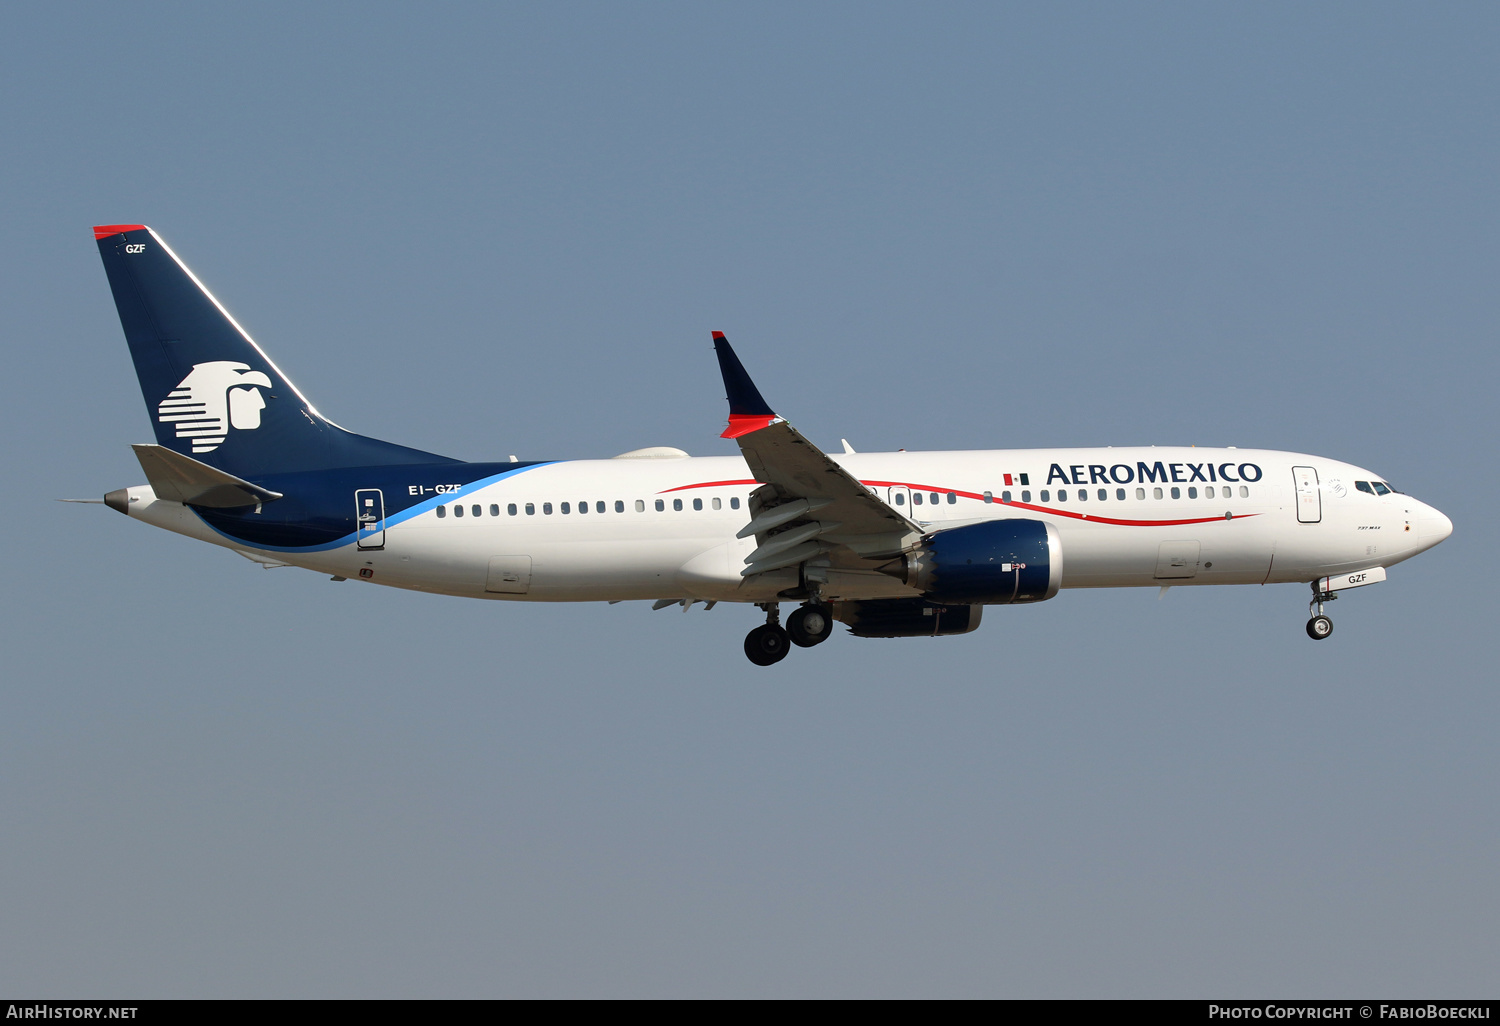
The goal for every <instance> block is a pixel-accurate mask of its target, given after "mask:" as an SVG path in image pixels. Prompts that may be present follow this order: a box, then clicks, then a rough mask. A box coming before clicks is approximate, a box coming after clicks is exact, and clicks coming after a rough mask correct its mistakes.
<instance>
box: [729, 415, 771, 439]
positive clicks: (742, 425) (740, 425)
mask: <svg viewBox="0 0 1500 1026" xmlns="http://www.w3.org/2000/svg"><path fill="white" fill-rule="evenodd" d="M775 419H776V414H774V413H771V414H759V413H750V414H746V413H731V414H730V415H729V426H728V427H726V428H725V429H724V433H723V434H722V435H720V436H719V437H720V438H738V437H740V435H748V434H749V433H750V432H752V431H759V430H760V429H761V428H763V427H770V426H771V422H772V421H773V420H775Z"/></svg>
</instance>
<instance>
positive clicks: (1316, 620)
mask: <svg viewBox="0 0 1500 1026" xmlns="http://www.w3.org/2000/svg"><path fill="white" fill-rule="evenodd" d="M1324 580H1327V578H1321V579H1319V580H1316V581H1313V584H1312V590H1313V598H1312V601H1311V602H1309V603H1308V604H1307V611H1308V613H1309V614H1311V616H1312V619H1310V620H1308V621H1307V636H1308V637H1309V638H1312V639H1313V640H1314V641H1322V640H1323V639H1324V638H1326V637H1328V635H1330V634H1332V633H1333V621H1332V620H1330V619H1329V618H1328V617H1326V616H1324V615H1323V603H1324V602H1332V601H1333V600H1334V599H1336V598H1338V596H1337V595H1335V594H1334V593H1333V592H1331V591H1324V590H1322V588H1321V587H1319V586H1320V585H1321V584H1322V583H1323V581H1324Z"/></svg>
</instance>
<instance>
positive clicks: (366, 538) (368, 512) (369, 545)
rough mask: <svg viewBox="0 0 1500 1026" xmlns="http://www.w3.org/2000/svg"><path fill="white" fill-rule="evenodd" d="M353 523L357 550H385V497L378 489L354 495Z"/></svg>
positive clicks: (358, 492) (364, 489)
mask: <svg viewBox="0 0 1500 1026" xmlns="http://www.w3.org/2000/svg"><path fill="white" fill-rule="evenodd" d="M354 523H355V532H354V536H355V538H356V539H357V540H358V547H359V548H361V549H383V548H385V496H384V495H383V494H382V493H381V491H380V489H379V488H361V489H360V490H359V491H357V492H355V493H354Z"/></svg>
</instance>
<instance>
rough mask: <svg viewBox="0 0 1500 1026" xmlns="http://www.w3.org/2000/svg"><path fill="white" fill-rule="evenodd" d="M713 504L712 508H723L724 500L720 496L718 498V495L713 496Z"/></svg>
mask: <svg viewBox="0 0 1500 1026" xmlns="http://www.w3.org/2000/svg"><path fill="white" fill-rule="evenodd" d="M713 506H714V509H723V508H724V500H723V499H721V498H719V497H718V496H714V500H713Z"/></svg>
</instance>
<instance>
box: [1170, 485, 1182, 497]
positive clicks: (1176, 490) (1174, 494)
mask: <svg viewBox="0 0 1500 1026" xmlns="http://www.w3.org/2000/svg"><path fill="white" fill-rule="evenodd" d="M1172 498H1174V499H1180V498H1182V489H1181V488H1176V487H1174V488H1173V489H1172Z"/></svg>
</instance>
